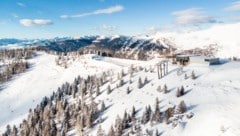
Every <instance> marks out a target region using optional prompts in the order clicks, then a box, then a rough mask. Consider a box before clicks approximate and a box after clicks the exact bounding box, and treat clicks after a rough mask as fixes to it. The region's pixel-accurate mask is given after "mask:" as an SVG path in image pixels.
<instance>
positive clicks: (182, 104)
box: [178, 101, 187, 114]
mask: <svg viewBox="0 0 240 136" xmlns="http://www.w3.org/2000/svg"><path fill="white" fill-rule="evenodd" d="M186 111H187V106H186V104H185V102H184V101H181V102H180V103H179V105H178V112H179V113H180V114H182V113H184V112H186Z"/></svg>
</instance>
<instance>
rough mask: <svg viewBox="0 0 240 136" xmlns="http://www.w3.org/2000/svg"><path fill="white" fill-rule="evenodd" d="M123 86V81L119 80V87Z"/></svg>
mask: <svg viewBox="0 0 240 136" xmlns="http://www.w3.org/2000/svg"><path fill="white" fill-rule="evenodd" d="M123 84H124V81H123V79H120V81H119V84H118V85H119V87H122V86H123Z"/></svg>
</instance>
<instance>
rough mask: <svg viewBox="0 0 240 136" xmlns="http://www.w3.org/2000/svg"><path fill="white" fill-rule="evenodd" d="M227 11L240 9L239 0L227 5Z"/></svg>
mask: <svg viewBox="0 0 240 136" xmlns="http://www.w3.org/2000/svg"><path fill="white" fill-rule="evenodd" d="M225 10H227V11H239V10H240V1H237V2H234V3H232V4H231V5H230V6H229V7H226V8H225Z"/></svg>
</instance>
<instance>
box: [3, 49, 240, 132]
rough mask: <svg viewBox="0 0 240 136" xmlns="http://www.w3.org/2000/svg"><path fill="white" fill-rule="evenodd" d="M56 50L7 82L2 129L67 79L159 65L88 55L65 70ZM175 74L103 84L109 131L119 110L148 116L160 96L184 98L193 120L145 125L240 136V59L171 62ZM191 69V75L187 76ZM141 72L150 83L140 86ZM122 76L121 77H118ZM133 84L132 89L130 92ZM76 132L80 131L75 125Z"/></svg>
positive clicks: (164, 101) (168, 100)
mask: <svg viewBox="0 0 240 136" xmlns="http://www.w3.org/2000/svg"><path fill="white" fill-rule="evenodd" d="M55 57H56V56H54V55H48V54H45V53H39V56H38V57H36V58H34V59H32V60H31V63H32V64H33V67H32V69H30V70H29V71H27V72H25V73H23V74H21V75H18V76H16V77H15V78H14V79H13V80H12V81H10V82H8V84H6V85H5V88H4V89H3V90H2V91H1V92H0V111H1V112H0V131H1V132H2V131H3V130H4V129H5V126H6V125H7V124H17V123H18V122H20V121H21V120H22V119H23V118H26V116H27V113H28V109H29V108H34V107H35V106H36V105H37V104H38V103H39V102H40V101H41V99H42V97H44V96H49V95H50V94H52V92H53V91H55V90H56V89H57V87H58V86H60V85H61V84H62V83H64V82H65V81H68V82H72V81H73V79H74V78H75V77H76V76H77V75H81V76H86V75H88V74H100V73H101V72H102V71H106V70H109V69H112V70H113V71H115V72H116V73H117V72H119V71H121V69H124V71H125V72H127V69H128V67H129V66H130V65H131V64H133V65H140V66H143V67H146V68H149V67H150V66H152V67H153V66H154V65H155V64H156V63H157V62H158V61H159V59H154V60H151V61H147V62H143V61H132V60H127V59H116V58H105V59H100V60H93V59H90V58H91V57H88V55H86V56H84V57H82V58H81V59H77V60H75V61H74V62H72V64H71V65H70V66H69V67H68V68H67V69H64V68H62V67H59V66H57V65H56V64H55ZM169 65H170V66H169V74H168V75H167V76H165V77H164V78H162V79H160V80H159V79H158V76H157V73H156V72H153V73H151V72H145V71H144V70H143V71H140V72H137V73H134V74H133V78H132V81H133V83H132V84H130V83H129V79H130V78H129V75H126V76H125V77H124V78H123V79H124V82H125V84H124V85H123V86H122V87H119V88H116V84H117V83H118V82H116V83H113V84H111V85H110V86H111V88H112V89H113V91H112V92H111V93H110V94H109V95H108V94H107V91H106V90H107V86H108V84H109V83H107V84H105V85H104V86H102V87H101V88H100V91H101V94H100V95H99V96H98V97H97V98H96V99H95V101H96V102H97V103H98V102H100V101H102V100H104V102H105V104H106V106H107V107H109V108H108V109H107V110H106V111H105V112H104V114H103V115H102V118H103V119H105V121H104V122H103V123H101V126H102V128H103V129H104V130H105V132H108V130H109V128H110V126H111V125H113V124H114V122H115V119H116V117H117V115H119V116H120V117H122V116H123V113H124V111H125V109H126V110H127V111H128V112H130V111H131V109H132V106H133V105H134V106H135V107H136V110H138V111H139V112H138V113H137V117H140V116H142V112H143V111H144V109H145V106H148V105H151V106H152V108H153V107H154V104H155V99H156V97H158V98H159V100H160V107H161V110H164V109H165V108H167V107H168V106H169V105H177V104H178V103H179V102H180V101H181V100H184V101H185V103H186V104H187V107H188V111H187V112H188V113H190V112H192V113H194V116H193V117H192V118H191V119H187V118H185V117H184V118H183V119H182V120H180V122H179V124H178V126H177V127H175V128H173V127H172V125H167V124H166V123H161V124H158V125H154V126H151V125H150V123H148V124H146V125H145V126H142V129H143V132H144V131H145V129H148V130H155V129H158V130H159V132H162V135H163V136H238V135H240V127H239V126H240V114H239V113H240V107H239V105H240V99H239V98H240V72H239V71H240V69H239V67H240V63H239V62H228V63H225V64H222V65H218V66H208V65H206V64H190V65H188V66H186V67H184V68H183V73H182V74H180V75H178V74H177V71H178V69H179V67H178V66H176V65H172V64H169ZM193 70H194V71H195V74H196V76H198V78H197V79H195V80H193V79H191V77H190V76H191V72H192V71H193ZM185 73H186V74H187V76H188V79H185V76H184V75H185ZM139 77H141V78H142V80H144V78H145V77H147V78H148V80H149V82H148V83H147V84H146V85H145V86H144V87H143V88H141V89H138V87H137V84H138V79H139ZM114 80H116V79H114ZM164 84H166V85H167V87H168V89H169V91H170V92H169V93H167V94H164V93H162V92H158V91H157V87H158V86H159V85H161V87H163V85H164ZM182 85H183V86H184V88H185V90H186V92H187V93H186V94H185V95H184V96H182V97H179V98H177V97H176V90H177V88H179V87H181V86H182ZM127 87H129V88H130V90H131V92H130V93H129V94H127V93H126V90H127ZM97 128H98V125H97V126H95V127H94V129H92V131H91V134H92V135H96V132H97ZM70 133H74V130H73V131H72V132H70Z"/></svg>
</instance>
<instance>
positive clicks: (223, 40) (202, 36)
mask: <svg viewBox="0 0 240 136" xmlns="http://www.w3.org/2000/svg"><path fill="white" fill-rule="evenodd" d="M239 34H240V23H236V24H218V25H214V26H212V27H210V28H208V29H204V30H199V31H192V32H178V33H177V32H171V33H162V32H158V33H156V34H155V35H152V37H153V38H156V39H158V38H162V37H164V38H166V39H168V40H170V41H171V42H173V43H174V44H175V47H176V48H177V49H178V50H189V49H194V48H202V49H207V48H209V47H211V46H212V47H214V48H216V49H217V52H216V53H215V56H218V57H233V56H235V57H240V53H239V51H240V38H239Z"/></svg>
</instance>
